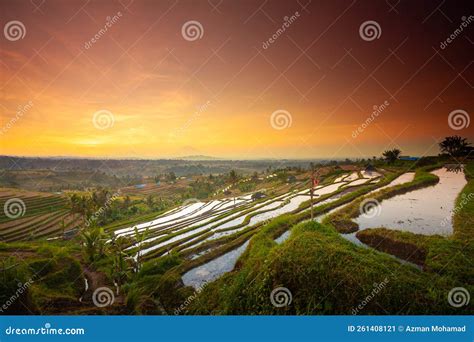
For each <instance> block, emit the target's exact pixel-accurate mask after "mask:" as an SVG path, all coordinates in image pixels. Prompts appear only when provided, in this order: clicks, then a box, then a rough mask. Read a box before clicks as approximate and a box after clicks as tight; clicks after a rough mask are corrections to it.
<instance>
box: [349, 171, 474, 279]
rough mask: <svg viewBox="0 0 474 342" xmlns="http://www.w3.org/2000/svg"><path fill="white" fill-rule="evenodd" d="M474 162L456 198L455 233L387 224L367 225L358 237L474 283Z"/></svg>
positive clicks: (379, 247) (448, 274)
mask: <svg viewBox="0 0 474 342" xmlns="http://www.w3.org/2000/svg"><path fill="white" fill-rule="evenodd" d="M473 175H474V162H470V163H469V164H468V165H467V166H466V179H467V181H468V183H467V184H466V186H465V187H464V188H463V190H462V191H461V193H460V194H459V196H458V197H457V199H456V204H455V208H457V210H456V211H455V213H454V215H453V229H454V233H453V235H451V236H450V237H442V236H438V235H434V236H426V235H422V234H414V233H410V232H402V231H397V230H390V229H386V228H373V229H366V230H364V231H361V232H358V233H357V237H358V238H359V239H360V240H361V241H362V242H364V243H366V244H368V245H369V246H372V247H374V248H377V249H378V250H381V251H384V252H388V253H390V254H393V255H396V256H398V257H399V258H402V259H405V260H409V261H412V262H415V263H417V264H420V265H424V267H425V270H426V271H427V272H433V273H437V274H442V275H446V276H449V277H450V278H452V279H455V280H456V281H458V282H459V283H460V284H470V285H472V284H474V267H472V260H474V241H473V237H474V177H473Z"/></svg>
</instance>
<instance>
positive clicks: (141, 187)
mask: <svg viewBox="0 0 474 342" xmlns="http://www.w3.org/2000/svg"><path fill="white" fill-rule="evenodd" d="M145 186H146V184H137V185H135V189H143V188H145Z"/></svg>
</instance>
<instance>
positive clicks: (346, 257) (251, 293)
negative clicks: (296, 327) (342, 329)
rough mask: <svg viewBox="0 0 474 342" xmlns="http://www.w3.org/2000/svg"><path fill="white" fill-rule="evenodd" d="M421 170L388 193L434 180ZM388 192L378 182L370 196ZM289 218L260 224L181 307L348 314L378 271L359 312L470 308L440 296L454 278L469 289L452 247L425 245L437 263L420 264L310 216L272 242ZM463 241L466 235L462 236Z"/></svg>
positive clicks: (460, 231) (458, 231) (468, 227)
mask: <svg viewBox="0 0 474 342" xmlns="http://www.w3.org/2000/svg"><path fill="white" fill-rule="evenodd" d="M426 171H427V170H426V169H424V170H418V171H417V175H416V177H415V179H414V181H413V182H411V183H407V184H405V185H404V186H397V187H395V188H396V189H395V191H394V192H391V193H390V194H391V195H392V196H393V195H395V194H398V193H402V192H406V191H410V190H413V189H416V188H419V187H422V186H427V185H429V184H433V183H436V182H437V179H433V178H432V177H430V175H429V174H427V173H426ZM471 189H472V188H471ZM392 190H394V189H392ZM466 191H468V193H469V188H465V189H464V192H463V193H465V192H466ZM374 195H379V194H378V193H375V194H374ZM391 195H389V194H388V192H387V191H385V190H383V191H382V194H380V197H378V199H379V200H381V199H382V198H388V197H390V196H391ZM357 206H358V205H357ZM465 208H466V209H464V210H462V211H461V214H460V216H461V217H460V218H455V222H459V221H460V220H463V222H465V223H466V224H465V227H464V228H461V229H459V228H455V229H456V233H455V236H459V237H461V236H462V237H463V238H464V239H465V240H471V241H472V235H471V233H472V207H470V208H469V206H465ZM466 215H467V217H466ZM294 219H295V218H294V216H293V217H292V216H287V217H280V218H278V219H277V220H273V221H272V222H271V223H269V224H267V225H266V226H265V227H264V228H263V229H261V230H260V231H259V233H258V234H256V235H255V236H254V237H253V238H252V240H251V243H250V246H249V248H248V249H247V251H246V252H245V253H244V255H243V256H242V257H241V258H240V259H239V261H238V264H237V266H236V269H235V270H234V271H233V272H231V273H229V274H226V275H224V276H223V277H222V278H220V279H218V280H217V281H215V282H213V283H211V284H209V285H208V286H207V287H206V288H205V289H204V291H203V292H201V294H200V295H199V296H198V297H197V298H196V299H195V300H194V301H193V302H192V303H191V305H190V306H189V307H188V308H187V309H188V313H191V314H350V313H352V310H353V309H354V308H355V307H357V305H359V304H360V303H361V302H362V301H363V300H364V299H366V298H367V296H368V295H370V294H371V293H372V291H373V289H374V283H379V284H380V283H381V282H382V281H384V280H385V279H387V282H386V285H385V286H384V288H383V289H382V290H381V291H380V293H378V294H377V296H376V297H375V299H373V300H371V301H369V303H368V304H367V305H365V306H364V308H363V309H362V311H360V313H365V314H367V313H370V314H386V313H391V314H466V313H469V312H470V308H469V307H463V308H453V307H451V306H450V305H449V304H448V302H447V300H446V298H447V294H448V292H449V290H450V289H451V288H453V287H455V286H465V287H467V288H468V289H469V290H471V292H472V290H473V288H472V285H471V284H470V283H469V282H468V279H471V281H472V279H473V277H472V276H471V275H470V274H471V273H470V272H472V270H471V271H469V270H468V268H469V264H470V263H469V260H461V259H458V258H459V256H458V254H459V250H453V249H449V248H446V247H447V246H440V245H439V244H438V245H437V246H436V248H437V249H438V250H437V251H436V253H435V252H434V251H433V252H431V254H432V255H433V258H432V259H433V260H432V262H431V265H433V266H434V265H435V264H436V265H437V267H438V270H437V272H433V270H427V271H426V272H421V271H419V270H417V269H415V268H413V267H411V266H409V265H403V264H400V263H399V262H398V261H396V260H394V259H393V258H391V257H390V256H388V255H386V254H384V253H379V252H377V251H375V250H372V249H366V248H361V247H357V246H355V245H353V244H352V243H350V242H348V241H346V240H345V239H343V238H342V237H341V236H340V235H339V234H338V233H337V232H336V231H335V230H334V228H333V227H331V226H330V225H327V226H324V225H318V224H316V223H303V224H300V225H298V226H296V227H294V228H293V229H292V234H291V237H290V238H289V240H288V241H286V242H285V243H283V244H282V245H280V246H278V245H276V243H275V242H274V238H275V237H276V236H278V235H279V234H281V232H282V231H284V230H285V229H282V227H284V226H292V225H293V222H294ZM455 224H456V223H455ZM469 230H471V231H470V232H468V231H469ZM458 234H459V235H458ZM467 245H469V243H467V242H465V246H467ZM433 247H434V246H433ZM443 253H444V254H443ZM428 254H430V253H428ZM435 255H436V257H435ZM447 258H451V259H450V260H452V261H453V263H456V264H457V263H458V262H461V264H460V265H452V266H450V263H449V262H448V263H445V262H443V261H447ZM443 259H444V260H443ZM471 260H472V259H471ZM433 266H432V267H433ZM441 267H442V268H443V270H444V272H442V270H441ZM450 269H452V270H450ZM278 286H285V287H287V288H288V289H290V291H291V292H292V294H293V303H292V304H291V305H290V306H288V307H284V308H275V307H273V306H272V305H271V303H270V300H269V296H270V293H271V291H272V290H273V289H274V288H276V287H278Z"/></svg>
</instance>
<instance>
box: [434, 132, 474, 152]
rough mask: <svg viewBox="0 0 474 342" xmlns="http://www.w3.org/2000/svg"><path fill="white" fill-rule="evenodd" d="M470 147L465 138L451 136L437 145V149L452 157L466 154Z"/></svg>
mask: <svg viewBox="0 0 474 342" xmlns="http://www.w3.org/2000/svg"><path fill="white" fill-rule="evenodd" d="M470 145H471V144H470V143H469V142H468V141H467V139H466V138H461V137H460V136H458V135H453V136H450V137H446V138H444V140H443V141H442V142H440V143H439V148H440V149H441V152H444V153H448V154H449V155H451V156H453V157H459V156H462V155H465V154H467V153H468V150H469V146H470Z"/></svg>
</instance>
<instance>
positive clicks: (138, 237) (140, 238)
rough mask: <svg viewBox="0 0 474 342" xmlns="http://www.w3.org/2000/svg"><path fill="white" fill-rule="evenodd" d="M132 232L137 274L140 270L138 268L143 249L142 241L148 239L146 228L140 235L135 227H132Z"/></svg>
mask: <svg viewBox="0 0 474 342" xmlns="http://www.w3.org/2000/svg"><path fill="white" fill-rule="evenodd" d="M134 232H135V236H134V237H135V241H136V242H137V247H138V249H137V257H136V259H135V262H136V267H135V269H136V271H137V272H138V271H139V270H140V267H141V257H142V256H141V254H142V248H143V244H144V241H145V240H146V239H147V237H148V228H147V229H145V230H144V231H143V232H142V233H140V232H139V231H138V229H137V227H134Z"/></svg>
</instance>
